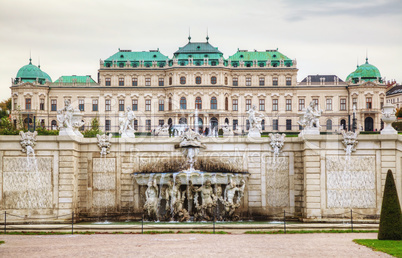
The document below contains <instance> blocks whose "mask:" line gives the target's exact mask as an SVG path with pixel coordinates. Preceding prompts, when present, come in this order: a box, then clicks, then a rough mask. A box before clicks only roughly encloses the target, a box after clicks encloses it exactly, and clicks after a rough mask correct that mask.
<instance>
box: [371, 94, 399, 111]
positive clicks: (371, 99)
mask: <svg viewBox="0 0 402 258" xmlns="http://www.w3.org/2000/svg"><path fill="white" fill-rule="evenodd" d="M394 100H395V99H394ZM371 103H372V99H371V97H368V98H366V108H367V109H371V107H372V106H371Z"/></svg>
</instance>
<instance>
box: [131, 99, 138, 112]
mask: <svg viewBox="0 0 402 258" xmlns="http://www.w3.org/2000/svg"><path fill="white" fill-rule="evenodd" d="M132 110H133V111H137V110H138V100H136V99H133V108H132Z"/></svg>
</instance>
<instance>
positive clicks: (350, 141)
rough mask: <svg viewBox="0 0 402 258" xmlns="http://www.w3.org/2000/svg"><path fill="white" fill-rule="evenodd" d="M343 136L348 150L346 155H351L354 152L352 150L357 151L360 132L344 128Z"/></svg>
mask: <svg viewBox="0 0 402 258" xmlns="http://www.w3.org/2000/svg"><path fill="white" fill-rule="evenodd" d="M341 132H342V136H343V141H342V143H343V145H345V151H346V156H347V157H350V155H351V154H352V151H356V148H355V147H356V145H357V143H358V141H357V140H356V139H357V135H358V134H359V133H358V132H352V131H348V132H345V130H342V131H341Z"/></svg>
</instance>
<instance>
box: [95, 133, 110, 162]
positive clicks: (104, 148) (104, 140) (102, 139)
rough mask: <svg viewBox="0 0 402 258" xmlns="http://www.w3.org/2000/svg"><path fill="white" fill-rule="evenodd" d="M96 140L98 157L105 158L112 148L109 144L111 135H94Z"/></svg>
mask: <svg viewBox="0 0 402 258" xmlns="http://www.w3.org/2000/svg"><path fill="white" fill-rule="evenodd" d="M96 138H97V139H98V147H99V148H100V149H101V151H100V155H101V157H102V156H106V154H109V153H110V147H111V146H112V144H111V143H110V140H111V139H112V134H110V133H109V134H108V135H106V134H102V135H99V134H97V135H96Z"/></svg>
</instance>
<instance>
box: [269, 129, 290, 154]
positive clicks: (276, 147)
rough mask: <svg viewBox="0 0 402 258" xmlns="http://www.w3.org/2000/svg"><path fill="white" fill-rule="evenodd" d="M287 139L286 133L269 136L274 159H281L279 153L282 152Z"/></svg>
mask: <svg viewBox="0 0 402 258" xmlns="http://www.w3.org/2000/svg"><path fill="white" fill-rule="evenodd" d="M285 137H286V134H284V133H283V134H279V133H276V134H272V133H270V134H269V139H270V141H271V143H270V145H271V148H272V150H271V151H272V152H273V153H274V158H277V157H279V153H280V152H281V150H282V147H283V145H284V143H285Z"/></svg>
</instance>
